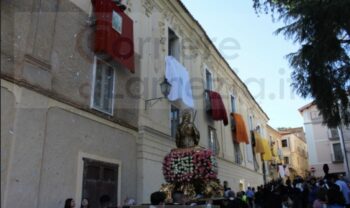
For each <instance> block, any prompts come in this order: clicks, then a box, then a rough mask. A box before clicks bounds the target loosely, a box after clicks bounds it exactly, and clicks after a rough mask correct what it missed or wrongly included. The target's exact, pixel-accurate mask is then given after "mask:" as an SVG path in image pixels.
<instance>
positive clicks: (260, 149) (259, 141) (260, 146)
mask: <svg viewBox="0 0 350 208" xmlns="http://www.w3.org/2000/svg"><path fill="white" fill-rule="evenodd" d="M254 137H255V152H256V153H264V147H263V144H262V138H261V135H260V134H259V133H258V132H255V131H254Z"/></svg>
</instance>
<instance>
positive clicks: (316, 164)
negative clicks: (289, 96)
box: [299, 102, 350, 177]
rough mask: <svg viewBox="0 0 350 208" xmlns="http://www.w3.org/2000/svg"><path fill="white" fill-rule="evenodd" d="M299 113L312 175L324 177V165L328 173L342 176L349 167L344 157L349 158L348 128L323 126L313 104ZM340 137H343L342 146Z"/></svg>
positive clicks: (304, 107) (349, 129) (349, 140)
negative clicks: (312, 171)
mask: <svg viewBox="0 0 350 208" xmlns="http://www.w3.org/2000/svg"><path fill="white" fill-rule="evenodd" d="M299 112H300V113H301V115H302V117H303V119H304V128H305V134H306V139H307V143H308V153H309V163H310V164H309V165H310V168H312V169H313V170H314V171H315V172H314V173H313V174H314V175H315V176H317V177H322V176H324V172H323V165H324V164H327V165H328V167H329V172H330V173H335V174H344V173H345V172H346V168H347V167H348V166H349V164H346V161H345V160H344V158H345V157H344V155H345V154H347V157H348V158H349V156H350V127H345V126H340V127H339V129H338V128H328V127H327V126H326V125H324V124H323V118H322V116H321V115H320V112H319V110H318V109H317V106H316V105H315V104H314V103H313V102H311V103H309V104H307V105H305V106H303V107H301V108H300V109H299ZM340 134H341V135H340ZM340 136H342V137H343V139H344V144H342V142H341V137H340ZM343 145H345V148H344V146H343ZM344 150H345V151H344Z"/></svg>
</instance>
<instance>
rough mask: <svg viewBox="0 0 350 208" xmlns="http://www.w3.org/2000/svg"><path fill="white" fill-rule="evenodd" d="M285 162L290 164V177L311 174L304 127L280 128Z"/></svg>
mask: <svg viewBox="0 0 350 208" xmlns="http://www.w3.org/2000/svg"><path fill="white" fill-rule="evenodd" d="M279 132H280V134H281V135H282V137H281V147H282V154H283V164H284V165H286V166H288V168H289V173H290V178H291V179H293V178H295V177H296V176H301V177H306V176H308V175H309V165H308V153H307V146H308V144H307V143H306V140H305V139H304V138H305V135H304V131H303V128H302V127H300V128H289V129H283V130H281V129H280V131H279Z"/></svg>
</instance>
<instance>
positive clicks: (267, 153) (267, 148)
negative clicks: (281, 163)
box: [262, 139, 272, 161]
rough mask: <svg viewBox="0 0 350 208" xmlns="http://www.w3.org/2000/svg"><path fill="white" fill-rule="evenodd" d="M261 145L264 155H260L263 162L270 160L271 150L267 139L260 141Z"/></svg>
mask: <svg viewBox="0 0 350 208" xmlns="http://www.w3.org/2000/svg"><path fill="white" fill-rule="evenodd" d="M262 144H263V148H264V153H263V155H262V158H263V160H264V161H269V160H272V154H271V148H270V145H269V142H268V141H267V139H262Z"/></svg>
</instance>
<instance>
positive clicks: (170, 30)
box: [167, 27, 181, 63]
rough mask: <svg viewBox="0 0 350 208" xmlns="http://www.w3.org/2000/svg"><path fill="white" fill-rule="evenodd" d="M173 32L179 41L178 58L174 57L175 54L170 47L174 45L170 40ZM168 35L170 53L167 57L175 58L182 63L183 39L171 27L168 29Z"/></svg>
mask: <svg viewBox="0 0 350 208" xmlns="http://www.w3.org/2000/svg"><path fill="white" fill-rule="evenodd" d="M171 32H172V33H173V34H174V35H175V38H176V40H177V41H178V54H177V56H178V57H177V56H174V54H172V51H173V50H170V47H171V45H172V44H171V39H170V33H171ZM167 35H168V41H167V44H168V45H167V47H168V53H167V55H168V56H172V57H174V58H175V59H176V60H177V61H178V62H180V63H181V38H180V36H178V34H177V33H176V32H175V31H174V30H173V29H172V28H171V27H168V34H167Z"/></svg>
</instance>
